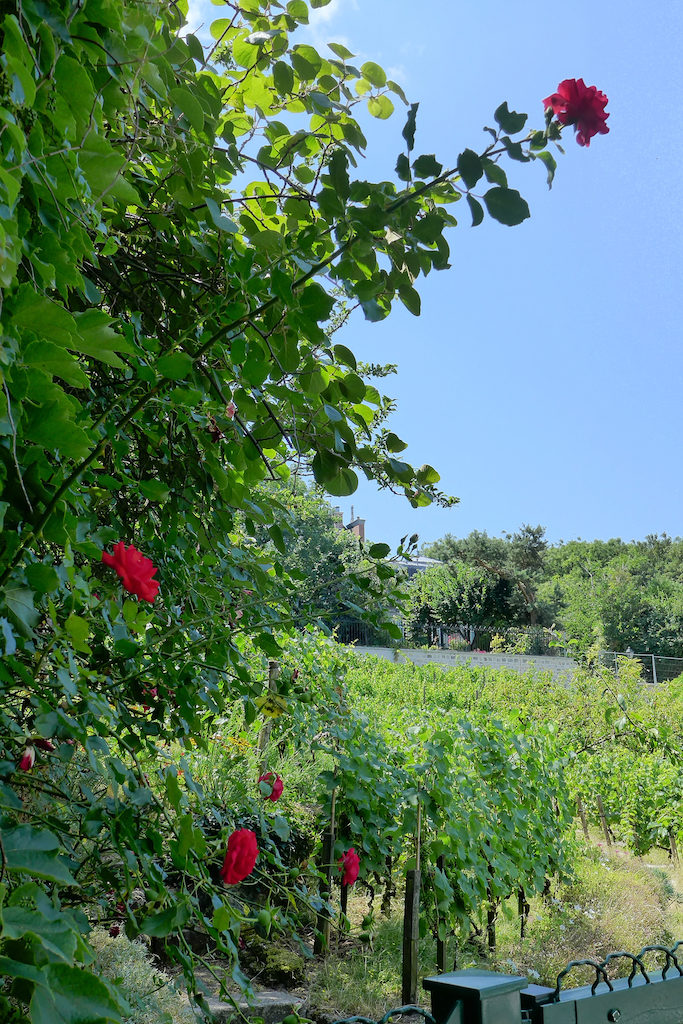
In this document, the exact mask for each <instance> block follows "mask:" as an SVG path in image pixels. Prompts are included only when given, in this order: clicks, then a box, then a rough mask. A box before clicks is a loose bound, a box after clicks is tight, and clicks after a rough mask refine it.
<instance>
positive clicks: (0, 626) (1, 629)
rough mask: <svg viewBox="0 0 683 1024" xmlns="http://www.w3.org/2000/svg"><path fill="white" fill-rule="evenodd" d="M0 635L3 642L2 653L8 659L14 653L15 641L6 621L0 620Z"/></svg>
mask: <svg viewBox="0 0 683 1024" xmlns="http://www.w3.org/2000/svg"><path fill="white" fill-rule="evenodd" d="M0 633H1V634H2V639H3V641H4V647H5V650H4V653H5V655H6V656H7V657H9V656H10V655H11V654H14V652H15V651H16V649H17V641H16V640H15V638H14V633H13V632H12V627H11V625H10V623H9V620H8V619H5V618H0Z"/></svg>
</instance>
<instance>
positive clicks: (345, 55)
mask: <svg viewBox="0 0 683 1024" xmlns="http://www.w3.org/2000/svg"><path fill="white" fill-rule="evenodd" d="M327 45H328V47H329V48H330V50H332V53H335V54H336V55H337V57H339V58H340V60H349V59H350V58H352V57H355V56H356V55H355V53H351V51H350V50H347V48H346V47H345V46H342V44H341V43H328V44H327Z"/></svg>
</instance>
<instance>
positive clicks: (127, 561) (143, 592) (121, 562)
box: [102, 540, 159, 604]
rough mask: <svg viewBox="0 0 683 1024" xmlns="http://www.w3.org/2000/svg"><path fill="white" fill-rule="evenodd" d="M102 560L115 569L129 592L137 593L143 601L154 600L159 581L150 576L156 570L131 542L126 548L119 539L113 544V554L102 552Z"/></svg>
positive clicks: (150, 561)
mask: <svg viewBox="0 0 683 1024" xmlns="http://www.w3.org/2000/svg"><path fill="white" fill-rule="evenodd" d="M102 561H103V562H104V564H105V565H109V566H111V568H112V569H115V570H116V572H117V573H118V575H119V576H120V577H121V581H122V583H123V585H124V587H125V588H126V590H127V591H129V593H131V594H137V596H138V597H140V598H142V600H143V601H149V602H150V604H151V603H152V602H153V601H154V598H155V597H156V596H157V591H158V590H159V582H158V580H154V579H152V577H153V576H154V574H155V572H157V570H156V569H155V567H154V565H153V563H152V560H151V559H150V558H145V556H144V555H143V554H142V552H141V551H138V549H137V548H136V547H134V545H133V544H131V546H130V547H129V548H127V547H126V545H125V544H124V543H123V541H122V540H121V541H119V543H118V544H115V545H114V554H113V555H110V554H108V553H107V552H106V551H103V552H102Z"/></svg>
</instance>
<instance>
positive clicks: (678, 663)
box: [600, 650, 683, 685]
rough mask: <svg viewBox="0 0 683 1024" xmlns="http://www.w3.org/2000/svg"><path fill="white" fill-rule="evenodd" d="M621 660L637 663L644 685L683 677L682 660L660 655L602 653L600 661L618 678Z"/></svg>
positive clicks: (617, 652) (625, 652) (632, 652)
mask: <svg viewBox="0 0 683 1024" xmlns="http://www.w3.org/2000/svg"><path fill="white" fill-rule="evenodd" d="M623 658H627V659H629V660H632V661H639V662H640V665H641V671H642V677H643V681H644V682H646V683H652V684H654V685H656V684H657V683H666V682H668V681H669V680H670V679H677V678H678V676H680V675H683V658H669V657H666V656H664V655H661V654H649V653H646V654H637V653H636V652H635V651H629V650H627V651H602V652H601V654H600V661H601V663H602V664H603V665H605V666H606V667H607V668H611V669H612V670H613V671H614V674H615V675H616V676H617V678H618V676H619V664H620V661H621V660H622V659H623Z"/></svg>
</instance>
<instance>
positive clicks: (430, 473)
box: [415, 465, 441, 487]
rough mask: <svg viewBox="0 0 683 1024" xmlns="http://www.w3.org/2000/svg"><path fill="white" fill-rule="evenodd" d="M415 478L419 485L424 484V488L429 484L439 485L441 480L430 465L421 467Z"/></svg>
mask: <svg viewBox="0 0 683 1024" xmlns="http://www.w3.org/2000/svg"><path fill="white" fill-rule="evenodd" d="M415 476H416V477H417V480H418V483H420V484H422V486H423V487H424V486H425V485H427V484H438V482H439V480H440V479H441V477H440V476H439V474H438V473H437V471H436V470H435V469H434V467H433V466H428V465H424V466H420V468H419V469H418V470H417V471H416V473H415Z"/></svg>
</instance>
